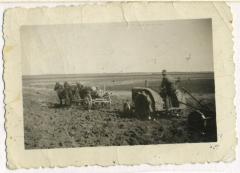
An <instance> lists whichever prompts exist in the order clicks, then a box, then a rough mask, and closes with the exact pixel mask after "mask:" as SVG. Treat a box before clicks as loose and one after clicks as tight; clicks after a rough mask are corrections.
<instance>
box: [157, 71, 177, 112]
mask: <svg viewBox="0 0 240 173" xmlns="http://www.w3.org/2000/svg"><path fill="white" fill-rule="evenodd" d="M160 96H161V97H162V98H163V101H164V103H165V108H166V109H168V108H171V107H179V102H178V98H177V96H176V88H175V86H174V83H173V82H172V81H171V80H170V78H168V76H167V71H166V70H163V71H162V82H161V85H160Z"/></svg>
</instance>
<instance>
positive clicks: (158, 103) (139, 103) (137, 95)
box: [123, 87, 216, 134]
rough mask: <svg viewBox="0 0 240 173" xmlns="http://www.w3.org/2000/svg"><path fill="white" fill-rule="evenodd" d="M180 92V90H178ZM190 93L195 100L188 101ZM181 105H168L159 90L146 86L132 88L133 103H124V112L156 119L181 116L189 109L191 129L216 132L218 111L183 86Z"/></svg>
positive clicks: (179, 95)
mask: <svg viewBox="0 0 240 173" xmlns="http://www.w3.org/2000/svg"><path fill="white" fill-rule="evenodd" d="M178 92H179V91H178ZM184 95H188V96H189V97H190V98H191V100H194V102H196V104H193V102H191V104H190V103H187V102H186V97H185V96H184ZM177 96H178V101H179V104H180V106H179V107H168V108H167V107H166V106H165V103H164V100H163V98H162V97H161V96H160V94H159V93H158V92H156V91H155V90H152V89H151V88H146V87H134V88H132V103H124V105H123V112H124V113H125V114H132V115H136V116H139V117H141V118H148V119H156V118H158V117H160V116H161V115H166V116H168V117H171V116H175V117H180V118H181V115H182V113H183V112H184V110H188V115H187V122H188V127H189V129H190V130H197V131H199V132H200V133H202V134H216V112H215V109H214V110H212V109H210V108H209V107H208V105H206V104H203V103H202V102H201V101H199V100H198V99H196V97H194V96H193V95H192V94H191V93H190V92H189V91H188V90H186V89H185V88H182V90H181V92H180V93H177Z"/></svg>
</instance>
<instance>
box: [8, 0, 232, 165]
mask: <svg viewBox="0 0 240 173" xmlns="http://www.w3.org/2000/svg"><path fill="white" fill-rule="evenodd" d="M186 20H189V21H190V22H188V21H186ZM165 21H166V22H165ZM168 21H170V22H168ZM171 21H176V23H177V25H176V26H179V28H178V27H174V28H175V29H176V31H182V33H184V30H185V29H182V30H181V28H183V27H185V26H193V25H192V24H194V22H195V21H197V23H200V24H201V25H200V24H199V26H204V27H203V29H202V30H201V32H203V33H205V36H204V35H201V34H195V35H198V36H199V37H198V38H197V39H196V40H193V42H191V44H189V43H185V42H184V40H185V39H186V40H188V39H191V38H193V39H194V34H193V36H189V38H187V37H185V36H183V35H181V34H180V35H177V36H176V37H177V38H181V39H175V36H174V35H172V34H170V35H168V36H166V38H165V40H168V38H172V39H173V40H174V41H173V42H178V41H179V40H180V41H181V42H182V44H181V43H180V42H179V44H177V45H178V46H177V47H181V46H182V49H186V50H187V49H188V48H185V47H184V44H186V45H189V46H190V45H195V48H196V47H198V46H199V47H203V46H204V45H205V44H204V43H199V44H195V43H198V41H199V40H201V39H206V40H208V43H210V42H211V43H212V44H209V46H208V47H209V48H208V47H206V49H202V51H200V53H199V54H201V55H202V53H203V55H204V56H205V55H207V53H206V52H209V55H211V54H212V55H213V61H211V60H210V61H209V59H204V60H203V59H202V61H204V62H206V63H205V64H204V65H203V66H201V63H200V64H199V65H198V66H196V68H199V69H200V68H201V69H200V70H202V71H204V70H205V71H207V70H208V69H210V71H213V72H214V84H215V103H216V125H217V133H216V135H217V136H216V139H213V140H198V139H197V140H195V142H194V140H193V141H188V140H186V141H180V142H178V140H175V141H168V142H159V143H157V142H156V141H153V140H152V137H150V138H148V136H147V135H145V134H143V136H144V135H145V136H144V137H145V138H144V140H143V141H142V143H139V144H140V145H139V144H138V143H137V142H138V141H137V142H136V141H128V140H126V141H125V142H128V143H127V144H126V145H125V144H124V145H122V144H123V143H120V144H116V143H114V141H112V142H111V140H109V141H108V140H107V139H108V138H106V140H105V141H104V142H106V141H108V142H109V143H108V144H106V145H102V143H101V140H102V139H101V138H97V139H96V141H95V143H94V144H90V143H88V142H89V141H88V138H87V139H86V140H85V143H81V142H82V141H79V140H76V139H77V134H76V133H77V132H76V131H74V130H75V129H76V128H79V127H78V126H77V125H76V126H73V124H74V123H76V122H78V120H79V121H80V120H81V121H83V120H82V119H81V116H78V117H74V121H71V122H69V120H68V119H67V118H66V117H67V115H64V116H62V119H63V120H65V119H66V121H67V123H69V124H70V125H71V129H70V130H69V129H66V128H65V129H64V128H63V129H62V131H64V132H61V134H64V133H65V132H66V133H67V134H68V136H66V139H64V140H63V141H62V142H61V141H60V142H58V143H54V142H55V141H52V143H48V142H49V135H52V139H55V138H56V139H59V138H58V137H56V134H48V133H50V131H51V130H52V128H54V127H55V126H54V125H52V126H51V125H50V126H49V127H48V129H47V130H41V131H38V129H40V127H41V128H42V127H44V125H46V124H48V123H49V122H52V121H53V119H54V120H55V119H56V121H57V120H58V122H57V123H59V126H62V125H61V123H66V122H62V119H61V120H60V118H61V117H60V118H59V116H60V115H61V113H62V112H63V111H71V110H72V109H75V108H56V107H54V105H50V103H48V102H44V101H42V100H41V99H42V98H40V96H39V95H40V94H41V93H43V94H45V96H46V97H48V92H46V93H45V91H49V93H52V94H54V96H55V92H54V90H53V88H52V87H53V86H52V83H51V85H50V89H48V90H47V89H46V90H43V88H42V86H44V87H45V84H44V80H45V79H43V77H42V76H38V80H40V79H41V80H42V81H41V82H42V83H41V84H39V83H38V84H36V83H34V80H32V78H31V79H30V77H29V75H45V74H56V73H57V74H60V73H61V72H62V74H75V73H80V72H81V71H82V72H85V73H91V72H94V73H95V72H97V73H100V72H103V73H110V72H112V73H116V71H114V70H117V72H119V73H122V72H123V73H124V72H125V73H128V72H129V71H130V72H139V69H140V70H141V68H139V67H140V65H139V66H136V65H134V62H135V61H134V58H133V57H134V56H140V55H145V54H146V52H147V49H148V48H147V45H145V43H144V42H141V39H140V40H138V41H136V44H135V43H133V42H132V41H133V39H132V38H133V37H134V38H135V36H136V38H135V39H136V40H137V39H138V36H141V34H140V35H137V34H138V33H141V32H142V33H146V34H150V35H151V34H152V33H154V32H156V37H157V35H158V34H157V32H158V30H157V29H155V30H154V27H152V28H151V27H147V25H149V23H150V24H151V25H154V24H155V25H159V26H161V27H166V26H173V25H174V26H175V23H172V22H171ZM179 21H180V22H179ZM184 21H185V23H184ZM161 22H162V23H161ZM178 22H179V23H178ZM186 22H187V23H186ZM231 23H232V16H231V12H230V8H229V7H228V6H227V5H226V4H225V3H224V2H201V3H200V2H176V3H170V2H165V3H160V2H129V3H105V4H85V5H80V6H73V7H64V6H59V7H56V8H46V7H39V8H34V9H23V8H14V9H8V10H7V11H6V12H5V13H4V26H3V30H4V39H5V46H4V50H3V54H4V81H5V91H4V93H5V104H6V115H5V117H6V131H7V141H6V145H7V160H8V161H7V165H8V167H9V168H10V169H17V168H38V167H67V166H85V165H101V166H109V165H115V164H119V165H138V164H151V165H159V164H184V163H208V162H221V161H222V162H228V161H232V160H234V159H235V145H236V135H235V109H234V104H233V98H234V94H235V89H234V63H233V42H232V25H231ZM185 24H187V25H185ZM194 25H195V24H194ZM180 26H181V27H180ZM196 26H197V24H196ZM205 26H206V27H205ZM156 27H158V26H156ZM209 27H211V30H209ZM82 28H83V29H82ZM103 28H104V29H103ZM119 28H128V29H127V30H126V31H129V32H125V30H124V29H123V30H124V32H122V31H120V29H119ZM172 28H173V27H172ZM187 28H188V27H187ZM196 28H198V27H196ZM204 28H205V29H206V28H208V29H206V31H205V30H204ZM188 29H189V30H191V28H190V27H189V28H188ZM90 30H91V31H94V32H91V33H90V34H89V32H90ZM103 30H104V31H103ZM117 30H118V31H119V32H118V33H120V34H122V35H123V36H124V34H125V35H126V34H129V33H130V34H129V35H128V37H123V38H124V39H127V40H126V41H125V44H126V45H128V46H125V47H124V46H122V45H123V44H124V40H123V39H121V37H118V39H117V40H114V37H113V36H111V34H112V32H113V31H114V32H115V31H116V32H117ZM67 31H69V32H67ZM78 31H79V32H80V31H81V32H80V35H81V33H82V34H83V35H81V36H80V35H79V32H78ZM106 31H107V32H106ZM148 31H151V32H148ZM168 31H169V32H170V33H171V29H170V30H168ZM168 31H167V29H166V31H165V33H166V34H164V35H167V33H169V32H168ZM210 31H211V32H210ZM194 32H195V31H192V32H188V34H189V35H191V34H192V33H194ZM199 32H200V31H199ZM55 33H57V36H56V37H51V36H53V35H54V34H55ZM96 33H97V34H96ZM102 33H108V34H106V35H104V36H103V37H101V36H100V35H101V34H102ZM211 33H212V39H211V36H210V35H208V34H211ZM66 34H68V37H65V36H66ZM84 34H85V35H84ZM87 34H89V35H87ZM134 34H135V35H134ZM133 35H134V36H133ZM94 37H96V39H95V40H94ZM163 37H164V36H163ZM163 37H162V38H163ZM190 37H191V38H190ZM51 38H54V40H52V39H51ZM68 38H71V39H68ZM80 38H81V39H82V42H81V41H80V42H75V41H76V40H78V39H80ZM144 38H145V37H144ZM146 38H147V39H146V41H147V42H148V43H149V45H150V44H151V43H152V42H153V41H149V40H148V39H150V36H149V37H146ZM61 39H62V40H64V42H63V41H61ZM151 39H152V40H154V37H152V36H151ZM36 40H37V41H36ZM102 40H103V41H102ZM109 42H112V44H108V43H109ZM163 42H164V39H163ZM154 43H155V42H154ZM77 44H79V45H78V46H79V49H80V47H81V46H82V47H84V46H85V47H84V49H81V51H80V52H79V54H75V53H76V52H78V49H76V47H74V46H76V45H77ZM105 44H106V45H108V46H109V45H112V47H113V48H114V51H112V49H111V48H109V47H110V46H109V47H107V46H105V47H104V46H103V45H105ZM138 44H139V45H140V46H137V45H138ZM159 44H160V43H159ZM169 44H170V43H167V41H166V44H164V45H163V46H165V49H166V50H167V51H168V52H170V53H171V54H169V55H171V56H169V58H171V57H172V56H173V55H175V54H178V55H179V56H180V55H181V52H180V53H177V50H178V48H177V47H173V46H169ZM141 45H142V47H141ZM171 45H174V44H171ZM207 45H208V44H207ZM101 46H102V47H101ZM114 46H116V47H114ZM118 46H119V48H120V49H119V50H122V51H123V53H124V54H123V55H124V56H126V57H127V56H129V59H128V60H127V59H125V61H127V64H128V66H126V67H125V66H124V67H123V66H121V65H122V63H121V61H115V60H114V62H115V63H114V62H113V61H111V59H110V58H108V57H107V56H108V55H109V56H111V57H113V58H114V55H115V54H116V52H118V49H117V47H118ZM154 46H155V47H154ZM157 46H158V45H153V47H154V49H152V48H151V49H150V48H149V50H152V51H155V50H157V49H156V48H157ZM205 46H206V45H205ZM90 47H91V48H92V50H90V49H89V48H90ZM99 47H100V48H99ZM122 47H124V50H123V49H122ZM190 47H191V46H190ZM131 48H134V50H133V49H131ZM142 48H146V51H145V49H142ZM195 48H194V49H192V50H193V52H190V53H189V52H187V51H186V52H185V53H186V54H187V55H186V58H185V59H187V61H188V60H189V63H190V64H191V63H193V60H192V59H191V58H192V57H194V56H195V54H197V53H195V52H194V50H195ZM143 50H144V51H143ZM196 50H197V49H196ZM86 52H87V53H86ZM139 52H141V53H139ZM94 53H97V54H96V56H95V54H94ZM161 54H164V56H166V57H167V56H168V54H167V53H165V52H164V51H163V52H160V55H161ZM78 55H79V56H80V55H81V56H80V57H77V58H75V59H74V58H73V57H76V56H78ZM90 55H92V57H91V56H90ZM105 55H106V56H105ZM149 55H150V56H152V57H154V56H158V54H151V51H149ZM84 56H86V57H87V59H86V57H84ZM183 56H185V54H184V55H183ZM58 57H59V59H58ZM83 57H84V58H85V59H82V63H85V64H86V65H84V66H81V68H82V70H80V71H78V64H77V63H78V62H79V61H81V58H83ZM54 58H55V59H54ZM98 58H99V59H98ZM193 59H194V58H193ZM136 60H137V61H136V63H139V62H141V61H143V58H142V59H141V58H140V59H136ZM162 61H163V60H162ZM147 62H148V61H147V60H146V62H145V61H144V63H145V64H146V67H148V68H146V69H144V70H142V71H140V72H153V71H154V72H158V71H157V68H158V67H157V66H156V64H157V63H159V64H162V63H164V62H165V63H166V62H168V61H166V60H165V61H164V62H161V61H160V62H158V59H157V58H156V59H153V62H154V63H153V65H152V64H147ZM200 62H201V61H200ZM101 63H102V64H104V66H103V67H102V66H101ZM177 63H179V64H181V62H180V61H179V62H177V59H176V64H177ZM71 64H73V65H71ZM154 64H155V65H154ZM209 64H210V65H209ZM212 64H213V66H212ZM208 65H209V68H208ZM181 67H184V69H185V71H188V72H192V71H194V69H195V66H194V68H189V67H188V66H187V65H181ZM192 67H193V66H192ZM150 68H151V69H150ZM165 68H168V69H167V70H169V69H170V68H171V67H170V66H169V67H165ZM174 68H175V66H174V65H173V70H172V71H174V70H175V71H181V69H180V70H179V69H177V68H176V69H174ZM205 68H206V69H205ZM57 69H58V70H59V71H57ZM131 69H132V70H131ZM159 71H160V72H161V71H162V69H160V70H159ZM169 71H171V70H169ZM182 71H184V70H182ZM164 73H165V71H164V70H163V72H162V75H164ZM212 74H213V73H212ZM191 75H192V74H191ZM204 75H206V74H205V73H204ZM71 77H72V78H74V77H73V76H71ZM55 78H57V77H56V76H53V75H52V76H51V75H50V77H49V78H48V79H47V80H49V81H50V80H53V81H54V79H55ZM211 78H213V76H212V77H211ZM111 79H112V78H111ZM114 79H115V78H114ZM69 80H70V79H69ZM29 81H30V83H31V84H32V85H31V86H30V85H29V86H28V83H27V82H29ZM49 81H47V82H49ZM54 82H55V81H54ZM114 82H115V80H111V83H114ZM26 83H27V87H26V85H25V84H26ZM45 83H46V81H45ZM86 83H87V82H86ZM66 85H67V84H66ZM147 85H148V84H147V81H145V86H147ZM56 86H58V85H57V84H56ZM56 86H55V90H57V89H56ZM213 86H214V85H213ZM31 87H32V88H31ZM34 87H36V88H39V90H37V91H36V88H34ZM64 87H65V86H64ZM198 88H199V87H198ZM200 88H201V89H204V88H206V86H201V87H200ZM30 90H31V91H33V90H34V93H35V94H36V95H31V94H29V93H27V91H30ZM92 90H96V88H95V89H93V88H92ZM57 91H60V90H57ZM104 91H105V85H104ZM147 91H152V90H147ZM152 92H153V91H152ZM137 93H138V94H139V92H137ZM140 93H141V92H140ZM113 95H114V93H113ZM209 95H210V94H209ZM121 96H122V95H121ZM213 96H214V94H213ZM59 97H60V96H59ZM154 97H156V98H157V97H159V96H154ZM25 98H34V99H33V100H32V101H29V100H27V99H26V102H25V101H24V99H25ZM34 101H38V102H37V103H38V104H35V102H34ZM48 101H49V102H50V100H48ZM104 101H106V100H104ZM113 101H114V100H113ZM53 102H54V101H53ZM66 103H67V101H66V98H65V104H66ZM104 103H105V102H104ZM106 103H108V102H107V101H106ZM27 104H29V105H30V106H29V108H27V109H26V105H27ZM113 104H114V103H113ZM37 105H40V107H38V106H37ZM49 105H50V106H49ZM61 105H62V102H61ZM126 105H127V103H126ZM88 106H89V105H88ZM127 106H128V105H127ZM52 107H54V109H52ZM45 108H49V111H47V112H51V111H52V115H55V114H56V112H57V113H59V116H58V117H53V116H51V115H48V114H47V113H46V112H45V113H46V114H45V113H44V115H43V114H41V113H38V114H35V113H36V112H32V113H29V112H26V111H25V110H28V111H31V110H33V111H36V110H37V109H39V111H41V110H42V109H45ZM50 108H51V109H50ZM135 109H136V108H135ZM155 109H156V108H155ZM126 110H127V109H126ZM76 111H77V110H76ZM76 111H75V112H73V114H71V116H73V115H74V113H76ZM79 111H82V110H79ZM88 111H89V114H90V113H91V112H94V111H95V110H90V109H89V110H88ZM88 111H87V110H86V111H85V112H84V113H83V114H87V112H88ZM114 111H115V110H113V113H116V111H115V112H114ZM24 112H25V113H24ZM102 112H103V111H102ZM100 113H101V111H100ZM107 113H108V112H107V111H105V114H107ZM25 114H27V115H26V116H27V118H26V117H25ZM105 114H104V115H103V116H105ZM101 115H102V114H101ZM69 116H70V115H69ZM178 116H179V115H178V114H176V117H177V118H176V117H175V120H174V121H175V122H178V121H179V119H181V116H180V118H178ZM34 117H35V118H36V119H33V122H32V123H33V124H31V122H30V120H32V118H34ZM39 117H44V118H45V119H46V123H42V124H41V122H40V121H39V119H38V118H39ZM93 117H95V115H94V116H93ZM91 118H92V117H91V116H86V119H87V120H88V121H95V119H94V118H92V119H91ZM117 118H118V117H116V118H115V119H117ZM147 118H148V120H147V123H148V124H149V127H150V126H151V125H152V124H156V122H158V120H155V118H154V117H151V116H149V117H147ZM204 118H205V117H204ZM204 118H203V119H204ZM111 120H113V121H114V119H113V118H112V117H108V119H107V120H106V121H111ZM84 121H85V120H84ZM126 121H131V122H133V121H132V120H131V119H127V120H126ZM142 121H143V120H139V119H136V122H139V123H140V124H141V123H142ZM161 122H166V123H167V122H168V120H166V119H165V120H164V121H159V125H161ZM26 123H30V124H27V125H26ZM54 123H56V122H53V124H54ZM126 123H128V122H125V124H126ZM125 124H124V123H123V122H122V125H118V127H119V128H120V129H124V125H125ZM80 125H81V124H80ZM98 125H99V124H97V123H95V126H96V127H97V126H98ZM89 126H90V125H89ZM106 126H107V125H106ZM113 126H114V123H113ZM134 127H135V126H134ZM83 128H85V129H87V128H88V126H85V127H83ZM92 128H94V127H92ZM139 129H140V131H141V128H140V127H139ZM176 129H177V132H176V133H177V134H178V135H180V136H181V134H182V133H184V131H183V130H181V129H179V127H176ZM48 130H49V131H48ZM53 130H54V129H53ZM99 130H102V129H98V130H95V131H96V132H95V133H96V134H98V131H99ZM103 130H104V129H103ZM105 130H106V129H105ZM142 130H143V131H144V128H142ZM160 130H161V129H160ZM174 130H175V129H173V130H172V131H174ZM60 131H61V130H60ZM72 131H74V132H72ZM182 131H183V132H182ZM33 132H36V133H33ZM118 132H119V131H118ZM32 133H33V134H34V135H32V136H31V134H32ZM59 133H60V132H59ZM88 133H89V132H88ZM88 133H87V134H81V135H82V136H84V135H89V134H88ZM113 133H114V134H115V131H113ZM119 133H120V132H119ZM134 133H135V132H134ZM139 133H140V132H139ZM148 133H150V132H149V131H148ZM200 133H201V134H200V135H202V136H204V135H205V133H207V132H205V131H201V132H200ZM61 134H60V136H61ZM161 134H162V135H160V136H164V133H161ZM81 135H80V137H81ZM108 135H109V134H108V133H107V134H106V136H108ZM127 135H128V134H127ZM131 135H132V136H133V135H134V134H130V136H131ZM106 136H105V137H106ZM155 136H158V134H156V135H155ZM46 137H48V139H46ZM61 137H63V136H61ZM167 137H168V136H165V138H167ZM24 138H25V139H24ZM160 138H161V137H160ZM138 139H140V137H138ZM199 139H200V138H199ZM29 141H31V142H32V143H29ZM160 141H161V140H160ZM98 143H100V144H99V146H98ZM135 143H136V144H137V145H131V146H130V145H129V144H135ZM168 143H169V144H168ZM104 144H105V143H104ZM144 144H147V145H144ZM119 145H120V146H119Z"/></svg>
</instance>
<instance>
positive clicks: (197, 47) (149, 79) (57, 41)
mask: <svg viewBox="0 0 240 173" xmlns="http://www.w3.org/2000/svg"><path fill="white" fill-rule="evenodd" d="M20 38H21V57H22V97H23V123H24V146H25V149H53V148H73V147H92V146H95V147H97V146H129V145H131V146H132V145H156V144H176V143H206V142H216V141H217V125H216V108H215V84H214V68H213V41H212V20H211V19H207V18H206V19H188V20H157V21H146V22H137V21H136V22H119V23H117V22H116V23H93V24H91V23H89V24H62V25H60V24H56V25H24V26H21V29H20ZM35 57H40V58H35Z"/></svg>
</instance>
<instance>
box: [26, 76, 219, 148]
mask: <svg viewBox="0 0 240 173" xmlns="http://www.w3.org/2000/svg"><path fill="white" fill-rule="evenodd" d="M170 77H171V78H173V79H175V78H178V77H180V78H181V85H182V86H183V87H185V88H186V89H188V90H189V91H191V92H192V93H193V94H194V95H195V96H196V97H197V98H198V99H205V101H206V102H209V103H212V105H214V102H215V99H214V80H213V74H212V73H172V74H170ZM145 80H147V81H148V85H149V87H150V88H152V89H154V90H156V91H158V88H159V85H160V81H161V76H160V74H158V73H155V74H150V73H148V74H144V73H140V74H137V73H136V74H99V75H96V74H92V75H91V74H88V75H48V76H24V77H23V108H24V140H25V148H26V149H38V148H63V147H86V146H112V145H113V146H118V145H146V144H163V143H184V142H210V141H214V140H215V139H213V138H209V137H205V136H202V135H201V134H199V133H197V132H196V133H192V132H191V133H190V132H189V131H188V128H187V113H188V112H189V110H186V112H185V114H183V115H182V116H181V117H180V118H179V117H172V116H164V117H159V118H158V119H157V120H155V121H153V120H146V119H145V120H142V119H139V118H136V117H126V116H125V115H123V114H122V112H121V110H122V104H123V102H124V101H125V100H127V99H128V100H131V88H132V87H134V86H144V84H145ZM56 81H59V82H61V83H63V82H64V81H68V82H70V83H75V82H81V83H83V84H84V85H89V86H98V87H100V88H103V87H104V86H105V88H106V89H107V90H110V91H111V92H112V101H113V103H112V107H111V109H105V108H102V109H96V110H91V112H88V111H86V110H84V109H82V108H81V106H77V105H73V106H71V107H70V108H66V107H65V108H64V107H55V106H54V105H55V104H58V103H59V101H58V98H57V96H56V93H55V91H54V90H53V87H54V84H55V82H56ZM188 102H189V103H193V101H192V100H191V99H190V98H188Z"/></svg>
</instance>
